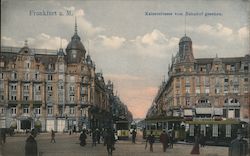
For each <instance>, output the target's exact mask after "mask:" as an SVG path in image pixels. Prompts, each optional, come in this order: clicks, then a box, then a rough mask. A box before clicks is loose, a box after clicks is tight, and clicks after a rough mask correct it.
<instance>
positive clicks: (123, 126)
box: [115, 120, 129, 140]
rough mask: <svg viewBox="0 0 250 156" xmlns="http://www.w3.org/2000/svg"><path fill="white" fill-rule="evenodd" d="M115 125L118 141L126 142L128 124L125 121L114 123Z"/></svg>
mask: <svg viewBox="0 0 250 156" xmlns="http://www.w3.org/2000/svg"><path fill="white" fill-rule="evenodd" d="M115 125H116V126H115V127H116V128H115V129H116V132H117V137H118V140H127V139H128V138H129V122H128V121H126V120H121V121H116V122H115Z"/></svg>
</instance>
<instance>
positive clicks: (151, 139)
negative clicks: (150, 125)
mask: <svg viewBox="0 0 250 156" xmlns="http://www.w3.org/2000/svg"><path fill="white" fill-rule="evenodd" d="M154 142H155V136H154V135H153V131H151V132H150V135H149V136H148V137H147V141H146V146H145V148H147V143H149V145H150V152H153V144H154Z"/></svg>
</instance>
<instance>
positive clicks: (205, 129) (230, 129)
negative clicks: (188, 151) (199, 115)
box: [185, 119, 247, 146]
mask: <svg viewBox="0 0 250 156" xmlns="http://www.w3.org/2000/svg"><path fill="white" fill-rule="evenodd" d="M239 129H241V130H242V132H245V131H244V123H242V122H240V121H239V120H236V119H227V120H219V121H216V120H212V119H211V120H193V121H186V122H185V132H186V141H187V142H194V136H195V135H198V136H199V135H201V133H203V134H204V136H205V138H206V144H207V145H221V146H228V145H229V144H230V142H231V141H232V140H233V139H235V138H236V137H237V131H238V130H239ZM242 135H243V137H247V133H245V134H242Z"/></svg>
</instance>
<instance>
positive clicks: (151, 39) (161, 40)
mask: <svg viewBox="0 0 250 156" xmlns="http://www.w3.org/2000/svg"><path fill="white" fill-rule="evenodd" d="M138 39H140V40H141V42H142V43H144V44H148V45H154V44H165V43H166V42H167V41H168V40H167V38H166V36H165V35H164V34H163V33H161V32H160V31H159V30H157V29H154V30H153V32H151V33H147V34H145V35H144V36H143V37H141V38H140V37H139V38H138Z"/></svg>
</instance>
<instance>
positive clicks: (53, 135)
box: [50, 129, 56, 143]
mask: <svg viewBox="0 0 250 156" xmlns="http://www.w3.org/2000/svg"><path fill="white" fill-rule="evenodd" d="M55 136H56V134H55V131H53V129H52V130H51V140H50V143H52V141H53V142H54V143H56V140H55Z"/></svg>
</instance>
